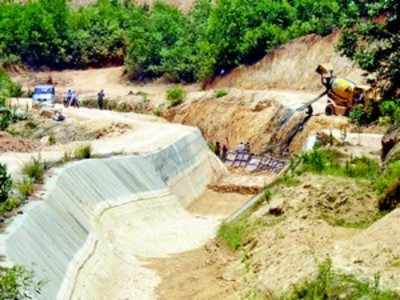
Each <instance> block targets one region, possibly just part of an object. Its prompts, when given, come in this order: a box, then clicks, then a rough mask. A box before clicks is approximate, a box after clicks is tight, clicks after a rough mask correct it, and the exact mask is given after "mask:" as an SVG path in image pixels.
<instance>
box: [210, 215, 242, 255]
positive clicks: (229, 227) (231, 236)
mask: <svg viewBox="0 0 400 300" xmlns="http://www.w3.org/2000/svg"><path fill="white" fill-rule="evenodd" d="M245 230H246V227H245V224H244V222H243V221H234V222H231V223H223V224H222V225H221V227H220V228H219V230H218V234H217V236H218V238H219V239H220V240H223V241H225V242H226V244H227V246H228V247H229V248H230V249H231V250H238V249H239V248H240V246H241V245H242V242H243V239H244V236H245Z"/></svg>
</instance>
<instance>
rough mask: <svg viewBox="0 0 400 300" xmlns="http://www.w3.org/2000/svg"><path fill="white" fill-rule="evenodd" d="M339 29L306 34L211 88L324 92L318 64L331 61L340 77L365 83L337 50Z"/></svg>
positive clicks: (235, 72)
mask: <svg viewBox="0 0 400 300" xmlns="http://www.w3.org/2000/svg"><path fill="white" fill-rule="evenodd" d="M339 38H340V32H334V33H332V34H330V35H328V36H326V37H321V36H318V35H314V34H311V35H307V36H304V37H301V38H298V39H295V40H293V41H291V42H289V43H287V44H285V45H283V46H281V47H279V48H277V49H275V50H273V51H272V52H271V53H269V54H267V55H266V56H265V57H264V58H263V59H262V60H260V61H259V62H257V63H256V64H254V65H251V66H241V67H238V68H236V69H234V70H233V71H232V72H230V73H229V74H228V75H227V76H224V77H222V78H217V79H216V80H214V82H213V83H212V84H210V85H209V88H216V89H217V88H226V87H236V88H242V89H253V90H263V89H286V90H307V91H321V90H322V86H321V83H320V76H319V75H318V74H317V73H315V69H316V68H317V66H318V65H319V64H326V63H330V64H331V65H332V66H333V67H334V70H335V73H336V74H337V75H338V76H342V77H345V78H348V79H350V80H353V81H355V82H362V81H363V78H362V76H361V75H362V71H361V70H360V69H359V68H358V67H356V66H355V64H354V63H353V62H352V61H351V60H349V59H348V58H346V57H343V56H341V55H340V54H339V53H338V51H337V49H336V46H337V42H338V40H339Z"/></svg>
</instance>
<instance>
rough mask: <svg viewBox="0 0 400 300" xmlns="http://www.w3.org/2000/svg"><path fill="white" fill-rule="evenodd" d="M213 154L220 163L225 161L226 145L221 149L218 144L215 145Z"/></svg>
mask: <svg viewBox="0 0 400 300" xmlns="http://www.w3.org/2000/svg"><path fill="white" fill-rule="evenodd" d="M214 153H215V155H216V156H218V157H219V158H220V159H221V160H222V161H225V160H226V156H227V155H228V147H227V146H226V144H223V145H222V147H221V143H220V142H216V143H215V148H214Z"/></svg>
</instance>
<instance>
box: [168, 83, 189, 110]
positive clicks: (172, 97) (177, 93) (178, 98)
mask: <svg viewBox="0 0 400 300" xmlns="http://www.w3.org/2000/svg"><path fill="white" fill-rule="evenodd" d="M185 97H186V91H185V90H184V89H183V88H182V87H181V86H179V85H176V86H173V87H171V88H169V89H168V90H167V100H168V101H169V107H174V106H177V105H179V104H181V103H183V101H184V100H185Z"/></svg>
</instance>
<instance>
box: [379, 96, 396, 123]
mask: <svg viewBox="0 0 400 300" xmlns="http://www.w3.org/2000/svg"><path fill="white" fill-rule="evenodd" d="M379 110H380V113H381V116H382V117H387V118H388V120H389V123H392V124H396V125H399V124H400V100H386V101H382V102H381V103H380V105H379Z"/></svg>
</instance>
